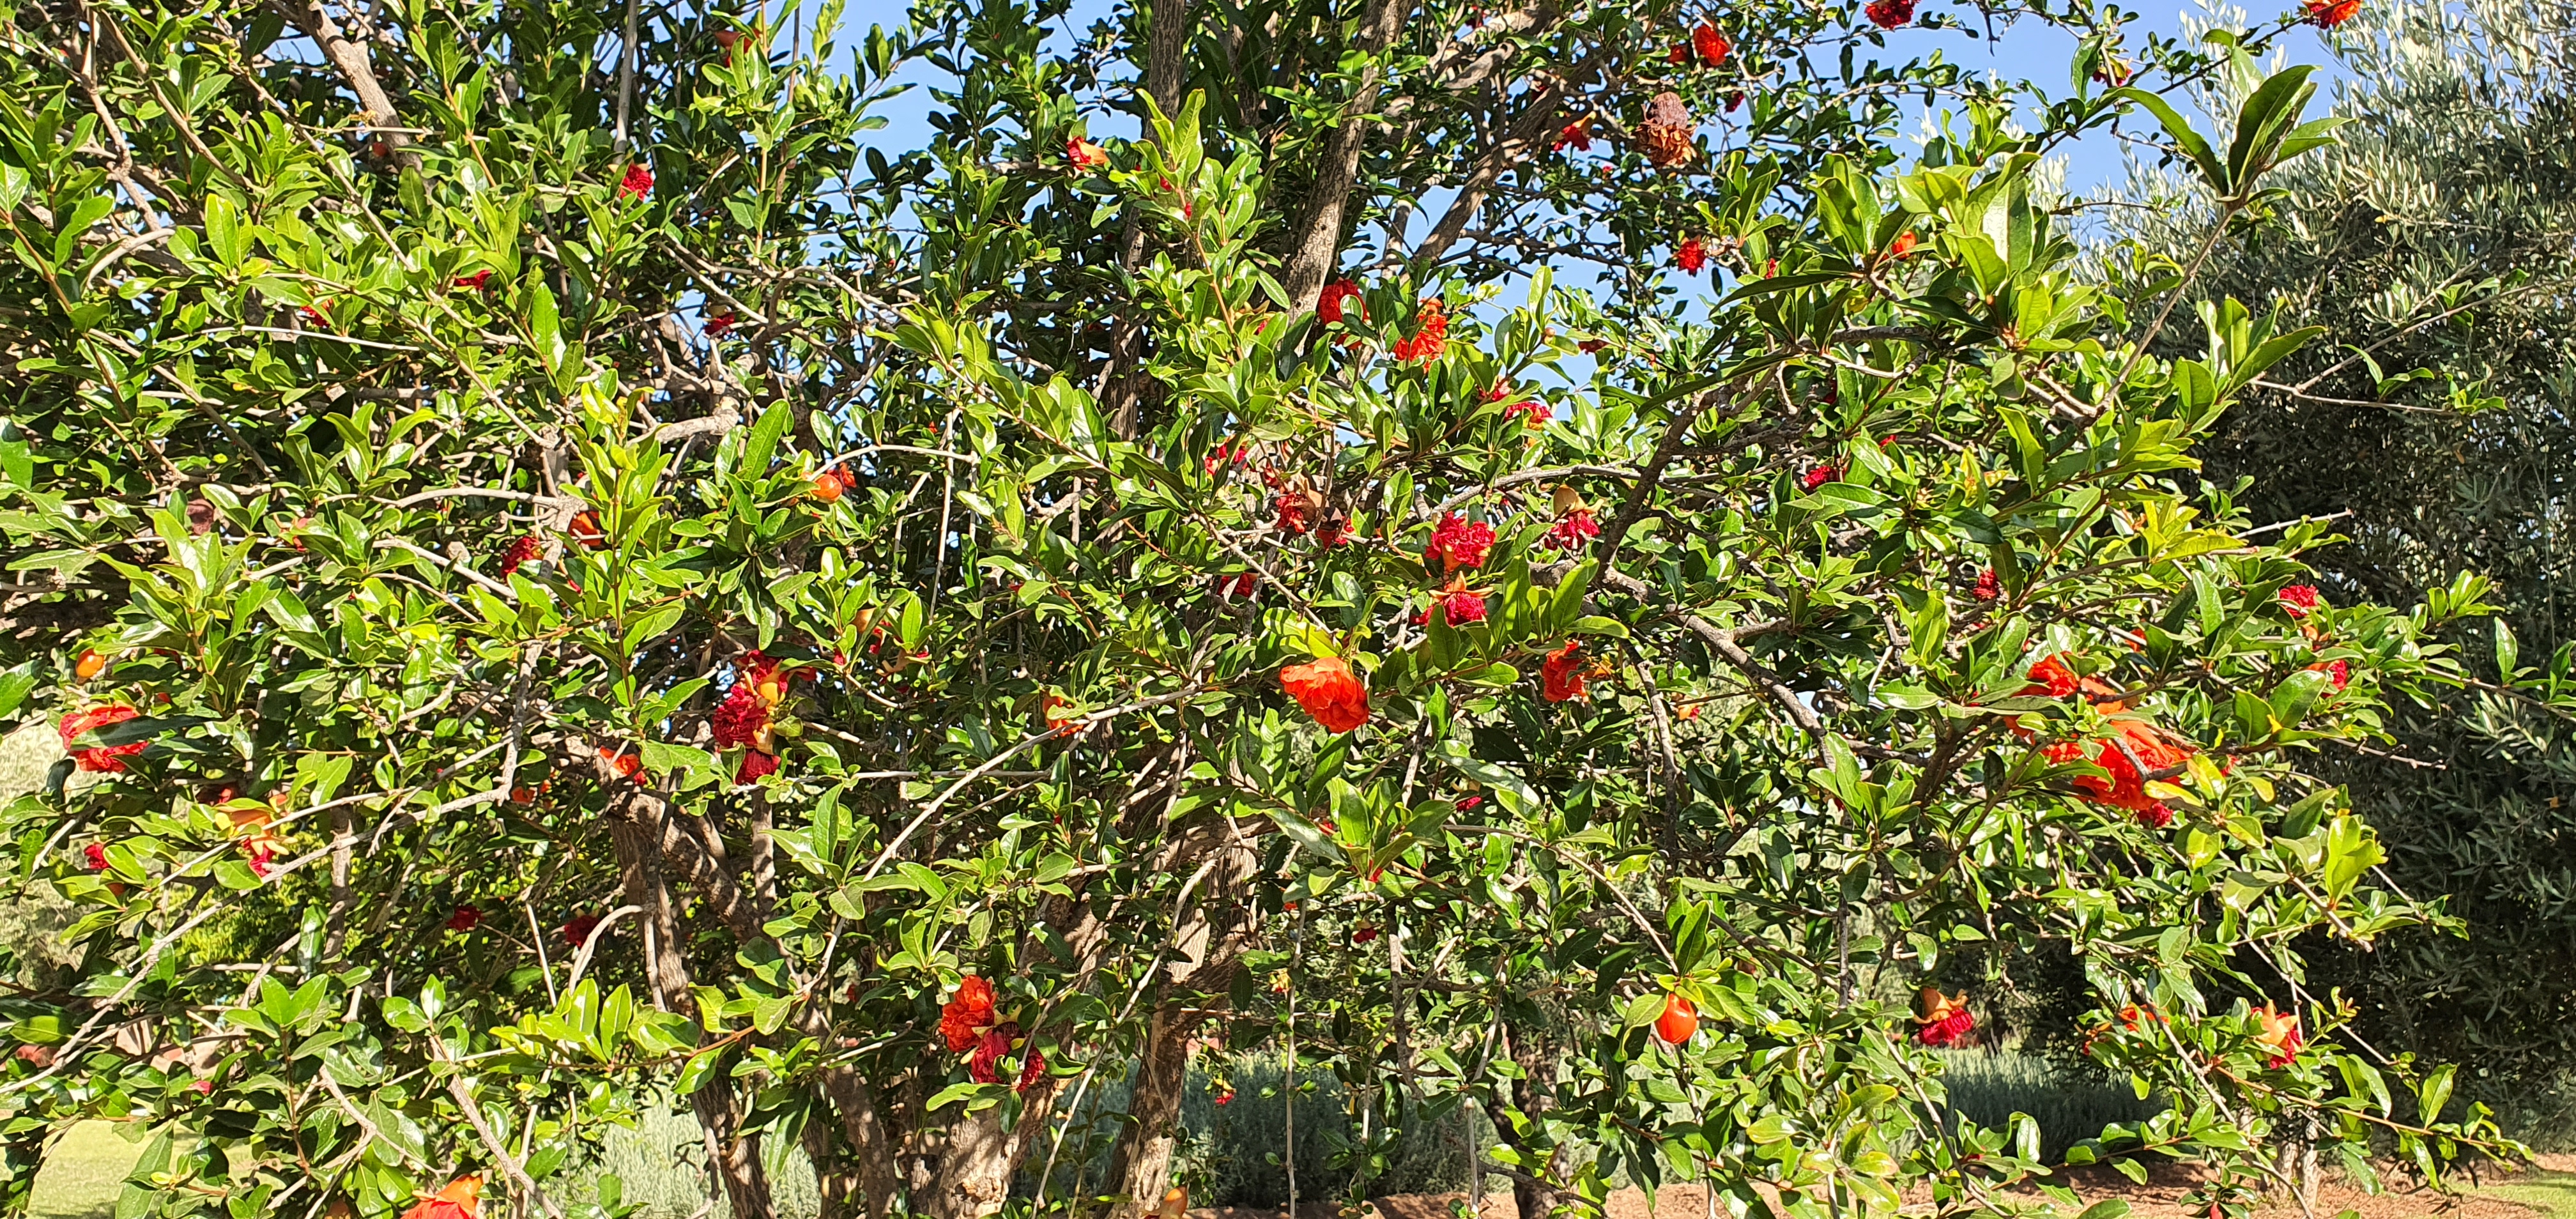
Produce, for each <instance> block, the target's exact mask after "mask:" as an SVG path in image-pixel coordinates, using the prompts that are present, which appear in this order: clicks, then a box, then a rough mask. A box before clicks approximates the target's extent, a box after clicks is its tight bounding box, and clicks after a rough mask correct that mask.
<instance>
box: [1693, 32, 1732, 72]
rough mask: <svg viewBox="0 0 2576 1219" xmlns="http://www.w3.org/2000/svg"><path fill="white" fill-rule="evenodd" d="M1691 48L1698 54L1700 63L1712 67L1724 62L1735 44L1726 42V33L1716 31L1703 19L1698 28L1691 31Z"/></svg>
mask: <svg viewBox="0 0 2576 1219" xmlns="http://www.w3.org/2000/svg"><path fill="white" fill-rule="evenodd" d="M1691 50H1693V51H1695V52H1697V53H1698V54H1699V61H1700V63H1701V64H1703V65H1705V66H1707V67H1711V68H1714V67H1716V66H1717V65H1719V64H1722V63H1725V62H1726V57H1727V55H1728V54H1730V53H1732V52H1733V51H1734V50H1735V44H1734V43H1731V42H1728V41H1727V40H1726V35H1724V34H1721V33H1718V32H1717V27H1716V26H1713V25H1710V24H1709V23H1707V22H1705V21H1703V22H1700V23H1699V28H1698V29H1695V30H1692V31H1691Z"/></svg>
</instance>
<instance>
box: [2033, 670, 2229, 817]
mask: <svg viewBox="0 0 2576 1219" xmlns="http://www.w3.org/2000/svg"><path fill="white" fill-rule="evenodd" d="M2030 677H2031V684H2030V685H2028V686H2026V687H2024V688H2023V689H2022V693H2023V694H2025V695H2035V694H2043V693H2044V694H2047V695H2049V696H2051V697H2054V698H2065V697H2068V696H2070V695H2074V694H2082V695H2083V696H2084V697H2086V698H2087V699H2089V700H2091V701H2092V703H2093V704H2094V706H2096V707H2098V708H2100V709H2101V710H2102V711H2103V712H2104V713H2105V714H2108V715H2112V716H2113V719H2112V721H2111V722H2112V724H2113V726H2114V727H2116V728H2117V729H2118V735H2116V736H2113V737H2111V738H2109V739H2107V740H2102V741H2094V742H2086V741H2060V742H2058V743H2056V744H2054V745H2050V746H2048V747H2047V748H2045V749H2043V750H2042V751H2041V756H2043V757H2045V758H2047V759H2048V761H2049V762H2050V763H2052V764H2054V765H2058V766H2065V765H2069V764H2072V763H2075V762H2091V763H2092V764H2094V765H2095V766H2098V767H2100V768H2101V769H2102V771H2103V773H2102V774H2100V775H2083V776H2080V777H2078V778H2077V779H2076V780H2075V782H2074V786H2075V790H2076V791H2078V792H2080V793H2082V794H2083V795H2084V797H2085V798H2086V799H2088V800H2091V801H2092V802H2094V803H2096V804H2103V805H2108V806H2110V807H2112V808H2120V809H2126V810H2128V811H2129V812H2131V813H2134V814H2136V816H2137V818H2138V820H2139V821H2140V822H2142V823H2144V824H2145V825H2147V826H2148V827H2150V828H2153V829H2159V830H2160V829H2163V828H2165V827H2166V826H2169V825H2172V824H2173V816H2174V815H2173V810H2172V809H2171V808H2168V807H2166V805H2165V802H2164V801H2162V800H2159V799H2157V798H2155V797H2154V796H2151V795H2149V794H2147V784H2148V782H2150V781H2151V778H2152V777H2154V776H2158V775H2161V774H2163V773H2166V772H2169V771H2173V770H2175V769H2177V768H2179V767H2181V766H2182V765H2183V764H2184V763H2186V762H2188V761H2190V760H2191V756H2192V754H2193V753H2195V752H2196V751H2195V750H2194V749H2193V748H2192V747H2191V745H2190V743H2189V742H2187V741H2184V740H2182V739H2181V738H2179V737H2176V736H2174V735H2173V734H2172V733H2169V732H2166V731H2165V730H2164V729H2162V728H2159V727H2157V726H2155V725H2154V724H2151V723H2148V722H2147V721H2145V720H2142V719H2138V718H2136V717H2134V716H2126V715H2118V714H2117V713H2118V712H2120V711H2122V710H2123V709H2125V706H2126V704H2125V703H2123V702H2122V701H2121V697H2120V692H2119V691H2118V690H2117V689H2115V688H2113V687H2112V686H2111V685H2110V683H2108V682H2105V681H2102V680H2101V679H2100V678H2094V677H2083V678H2079V677H2077V676H2076V675H2075V671H2074V670H2073V669H2070V668H2068V667H2067V665H2066V662H2065V661H2064V660H2062V659H2060V658H2058V657H2055V656H2051V657H2049V658H2048V659H2046V660H2043V661H2040V662H2039V663H2038V664H2036V665H2033V666H2031V670H2030ZM2088 746H2090V748H2089V750H2088Z"/></svg>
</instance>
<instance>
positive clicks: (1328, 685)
mask: <svg viewBox="0 0 2576 1219" xmlns="http://www.w3.org/2000/svg"><path fill="white" fill-rule="evenodd" d="M1279 686H1280V688H1281V689H1283V690H1286V691H1287V692H1288V697H1290V698H1293V699H1296V700H1297V705H1298V706H1300V707H1303V708H1305V709H1306V714H1308V715H1311V716H1313V717H1315V722H1316V723H1318V724H1321V725H1323V726H1324V730H1325V731H1326V732H1348V731H1350V730H1351V729H1353V728H1357V727H1359V726H1360V725H1362V724H1365V723H1367V722H1368V720H1369V708H1368V687H1367V686H1365V685H1362V684H1360V679H1359V677H1358V675H1356V674H1354V673H1352V672H1351V666H1350V662H1348V661H1345V660H1343V659H1342V658H1341V657H1339V656H1325V657H1322V658H1320V659H1316V660H1311V661H1308V662H1307V663H1305V664H1302V665H1289V666H1288V667H1287V668H1284V669H1281V670H1279Z"/></svg>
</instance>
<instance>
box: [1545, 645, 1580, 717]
mask: <svg viewBox="0 0 2576 1219" xmlns="http://www.w3.org/2000/svg"><path fill="white" fill-rule="evenodd" d="M1582 647H1583V641H1581V640H1579V639H1568V640H1566V641H1565V646H1564V647H1561V648H1558V649H1557V650H1555V651H1553V652H1550V653H1548V654H1547V659H1545V660H1542V661H1540V662H1539V666H1538V680H1539V692H1538V693H1539V697H1540V698H1543V699H1546V700H1547V701H1549V702H1551V703H1561V702H1564V701H1565V700H1567V699H1569V698H1581V697H1583V695H1584V691H1583V660H1582V658H1581V657H1579V656H1577V655H1576V653H1577V652H1578V651H1579V650H1581V648H1582Z"/></svg>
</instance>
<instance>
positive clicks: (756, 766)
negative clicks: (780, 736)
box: [733, 749, 778, 787]
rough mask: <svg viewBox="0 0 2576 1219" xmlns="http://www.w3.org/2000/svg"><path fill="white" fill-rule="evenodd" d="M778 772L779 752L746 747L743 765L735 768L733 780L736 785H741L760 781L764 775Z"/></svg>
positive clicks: (743, 754)
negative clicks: (764, 751) (763, 751)
mask: <svg viewBox="0 0 2576 1219" xmlns="http://www.w3.org/2000/svg"><path fill="white" fill-rule="evenodd" d="M777 773H778V755H777V754H774V753H762V752H761V751H759V750H757V749H746V750H744V751H743V752H742V765H740V766H737V767H735V768H734V771H733V781H734V785H735V786H736V787H739V786H742V785H743V784H746V783H758V782H760V780H761V778H762V777H763V776H765V775H774V774H777Z"/></svg>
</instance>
